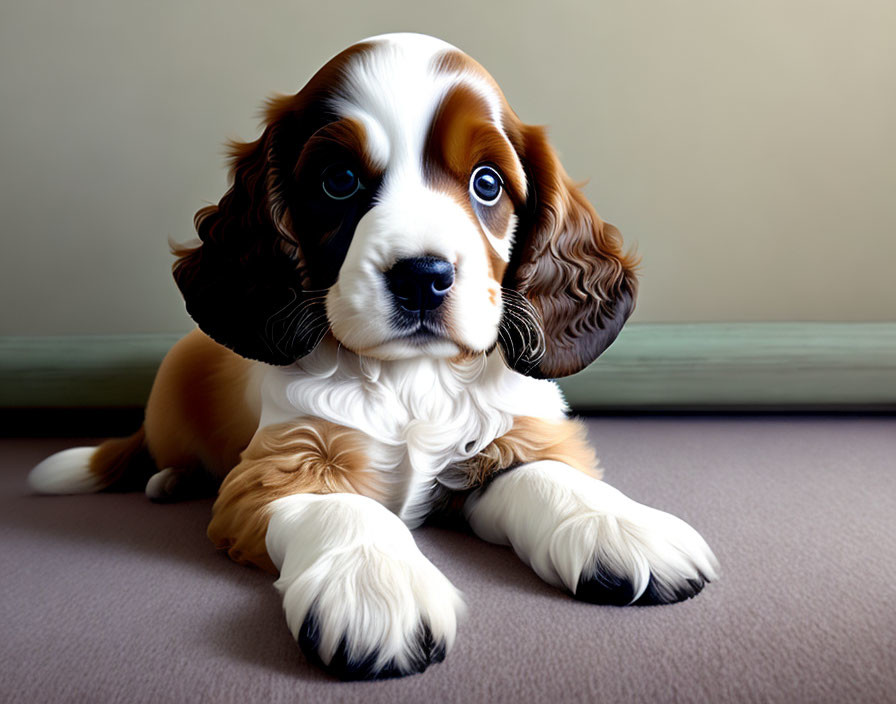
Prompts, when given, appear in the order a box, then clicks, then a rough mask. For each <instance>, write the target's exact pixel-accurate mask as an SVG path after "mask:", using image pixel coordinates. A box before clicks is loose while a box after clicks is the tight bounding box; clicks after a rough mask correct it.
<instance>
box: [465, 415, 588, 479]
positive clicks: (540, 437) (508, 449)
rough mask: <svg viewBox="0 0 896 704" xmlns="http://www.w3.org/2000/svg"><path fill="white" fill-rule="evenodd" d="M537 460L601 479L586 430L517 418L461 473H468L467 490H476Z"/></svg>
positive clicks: (565, 422) (575, 425)
mask: <svg viewBox="0 0 896 704" xmlns="http://www.w3.org/2000/svg"><path fill="white" fill-rule="evenodd" d="M536 460H557V461H558V462H565V463H566V464H568V465H570V466H572V467H574V468H576V469H577V470H579V471H580V472H584V473H585V474H588V475H590V476H592V477H596V478H598V479H599V478H600V476H601V472H600V469H599V468H598V461H597V457H595V455H594V450H593V448H592V447H591V445H590V444H589V443H588V439H587V435H586V432H585V426H584V425H582V424H581V423H579V422H578V421H575V420H570V419H565V420H561V421H556V422H551V421H546V420H543V419H540V418H529V417H520V418H517V419H516V420H515V421H514V423H513V427H512V428H511V429H510V431H509V432H507V433H505V434H504V435H502V436H501V437H499V438H497V439H496V440H495V441H494V442H493V443H492V444H491V445H489V446H488V447H486V448H485V449H484V450H483V451H482V452H480V453H479V454H478V455H476V456H475V457H473V458H471V459H469V460H467V461H466V462H464V463H463V464H462V465H461V467H460V469H461V470H462V471H464V472H466V473H467V477H468V486H469V487H470V488H474V487H477V486H481V485H482V484H484V483H485V482H486V481H487V480H488V479H489V478H490V477H491V476H493V475H494V474H495V473H496V472H500V471H501V470H503V469H508V468H510V467H515V466H517V465H521V464H526V463H528V462H535V461H536Z"/></svg>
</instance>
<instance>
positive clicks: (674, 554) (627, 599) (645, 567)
mask: <svg viewBox="0 0 896 704" xmlns="http://www.w3.org/2000/svg"><path fill="white" fill-rule="evenodd" d="M496 489H497V490H498V492H497V493H493V492H495V490H496ZM502 503H505V504H515V505H516V508H515V509H514V510H512V511H506V510H503V511H502V509H501V508H500V505H501V504H502ZM468 514H469V515H468V517H469V520H470V524H471V526H472V527H473V529H474V530H475V531H476V532H477V533H478V534H479V535H482V537H484V538H486V539H488V540H492V541H493V542H508V543H510V544H511V545H513V547H514V549H515V550H516V551H517V553H518V554H520V556H521V557H522V558H523V559H524V560H526V561H527V562H528V563H529V564H530V565H531V566H532V568H533V569H534V570H535V571H536V572H537V573H538V575H539V576H540V577H542V579H544V580H545V581H547V582H549V583H551V584H554V585H556V586H564V587H566V588H567V589H568V590H569V591H571V592H572V593H573V594H574V595H575V596H576V597H577V598H579V599H582V600H584V601H590V602H594V603H601V604H619V605H625V604H667V603H673V602H676V601H682V600H683V599H688V598H690V597H692V596H694V595H695V594H697V593H698V592H699V591H700V590H701V589H702V588H703V586H704V585H705V584H706V583H707V582H710V581H712V580H714V579H716V578H717V576H718V573H717V570H718V562H717V560H716V558H715V556H714V555H713V553H712V550H710V549H709V546H708V545H707V544H706V541H704V540H703V538H702V537H701V536H700V534H699V533H697V531H695V530H694V529H693V528H691V527H690V526H689V525H688V524H687V523H685V522H684V521H682V520H681V519H680V518H677V517H675V516H673V515H671V514H668V513H665V512H663V511H659V510H657V509H654V508H650V507H649V506H644V505H643V504H639V503H637V502H636V501H632V500H631V499H629V498H628V497H627V496H625V495H624V494H623V493H622V492H620V491H618V490H617V489H614V488H613V487H611V486H610V485H609V484H606V483H604V482H602V481H599V480H596V479H593V478H591V477H588V476H586V475H584V474H582V473H581V472H578V471H576V470H575V469H573V468H571V467H569V466H568V465H565V464H562V463H560V462H553V461H542V462H534V463H532V464H530V465H525V466H523V467H520V468H519V469H516V470H514V471H512V472H508V473H507V474H506V475H504V476H502V477H500V478H499V479H497V480H496V481H495V482H494V484H493V485H492V486H491V487H489V488H488V489H487V491H486V492H485V494H484V495H483V496H482V497H481V498H480V499H478V501H476V502H474V503H473V504H472V505H471V507H470V509H469V510H468Z"/></svg>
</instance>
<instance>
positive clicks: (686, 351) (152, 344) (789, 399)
mask: <svg viewBox="0 0 896 704" xmlns="http://www.w3.org/2000/svg"><path fill="white" fill-rule="evenodd" d="M179 337H180V336H179V335H176V334H175V335H171V334H158V335H151V334H147V335H102V336H69V337H0V408H77V407H87V408H109V407H127V406H130V407H133V406H140V405H142V404H143V403H144V402H145V400H146V397H147V395H148V393H149V389H150V386H151V384H152V379H153V375H154V374H155V371H156V368H157V367H158V365H159V362H160V361H161V359H162V357H163V356H164V354H165V352H167V350H168V349H169V348H170V347H171V345H172V344H174V342H175V341H176V340H177V339H178V338H179ZM560 383H561V385H562V387H563V390H564V392H565V393H566V396H567V399H568V400H569V402H570V405H571V406H572V407H573V408H574V409H576V410H578V411H670V410H673V411H674V410H782V411H783V410H896V323H700V324H652V323H641V324H637V323H635V324H631V325H629V326H627V327H626V328H625V329H624V330H623V332H622V334H621V335H620V336H619V339H618V340H617V341H616V343H615V344H614V345H613V346H612V347H611V348H610V349H609V350H607V352H606V353H605V354H604V355H603V356H602V357H601V358H600V359H599V360H598V361H597V362H596V363H595V364H593V365H591V366H590V367H589V368H588V369H586V370H585V371H583V372H581V373H579V374H577V375H575V376H572V377H569V378H567V379H563V380H561V382H560Z"/></svg>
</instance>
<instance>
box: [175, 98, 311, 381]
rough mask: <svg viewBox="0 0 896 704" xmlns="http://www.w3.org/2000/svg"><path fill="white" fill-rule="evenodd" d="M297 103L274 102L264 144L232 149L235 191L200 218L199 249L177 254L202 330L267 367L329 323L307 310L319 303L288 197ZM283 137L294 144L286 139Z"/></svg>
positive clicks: (305, 347)
mask: <svg viewBox="0 0 896 704" xmlns="http://www.w3.org/2000/svg"><path fill="white" fill-rule="evenodd" d="M294 99H295V96H288V97H284V98H278V99H275V100H273V101H271V102H270V103H269V105H268V109H267V114H266V122H267V127H266V129H265V131H264V133H263V134H262V136H261V138H259V139H258V140H256V141H255V142H250V143H246V144H240V143H234V144H233V145H232V146H231V164H232V170H231V174H232V178H233V185H232V186H231V188H230V190H228V191H227V193H225V194H224V196H223V197H222V198H221V201H220V202H219V203H218V205H216V206H209V207H207V208H203V209H202V210H200V211H199V212H198V213H197V214H196V219H195V222H196V230H197V232H198V234H199V239H200V240H201V244H200V245H198V246H196V247H176V246H175V247H172V250H173V252H174V254H175V256H177V257H178V260H177V261H176V262H175V264H174V279H175V281H176V282H177V286H178V288H179V289H180V291H181V293H182V294H183V297H184V300H185V302H186V307H187V312H188V313H189V314H190V316H191V317H192V318H193V319H194V320H195V321H196V323H197V324H198V325H199V327H200V328H201V329H202V330H203V331H204V332H205V333H206V334H207V335H209V337H211V338H212V339H214V340H215V341H216V342H219V343H220V344H222V345H225V346H226V347H229V348H231V349H232V350H234V351H235V352H237V353H238V354H240V355H242V356H244V357H249V358H251V359H258V360H261V361H263V362H268V363H270V364H291V363H292V362H294V361H295V360H296V359H298V358H299V357H301V356H303V355H305V354H307V353H308V352H309V351H311V350H312V349H313V348H314V346H315V345H316V344H317V343H318V342H319V340H320V338H321V337H322V335H323V334H324V332H325V330H326V328H325V323H324V322H323V321H325V318H326V316H325V315H324V316H321V315H319V314H315V313H319V311H310V310H309V307H310V306H320V302H319V301H318V300H317V299H314V298H312V297H310V296H308V295H306V294H305V288H306V286H305V285H304V283H303V276H304V274H303V269H304V264H303V259H302V255H301V252H300V249H299V245H298V243H297V241H296V239H295V238H294V237H293V236H292V233H291V225H290V216H289V210H288V208H287V206H286V201H285V196H284V193H285V189H286V184H285V183H284V179H285V178H288V175H289V173H290V171H291V165H292V164H294V163H295V159H296V158H297V156H298V149H299V148H300V147H301V144H300V143H298V144H297V142H298V141H299V140H298V139H297V137H298V135H299V133H300V131H301V130H300V129H299V124H298V123H299V122H300V116H299V115H298V113H297V112H296V111H295V110H294V109H293V101H294ZM284 133H289V134H290V135H291V139H288V140H287V139H281V138H280V137H281V135H282V134H284Z"/></svg>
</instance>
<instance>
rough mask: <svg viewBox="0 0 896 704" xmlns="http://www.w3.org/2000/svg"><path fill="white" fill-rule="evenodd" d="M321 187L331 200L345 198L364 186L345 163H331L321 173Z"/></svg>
mask: <svg viewBox="0 0 896 704" xmlns="http://www.w3.org/2000/svg"><path fill="white" fill-rule="evenodd" d="M320 185H321V188H323V189H324V193H326V194H327V195H328V196H329V197H330V198H332V199H333V200H345V199H346V198H351V197H352V196H353V195H355V193H357V192H358V191H359V190H361V189H362V188H364V186H362V185H361V180H360V179H359V178H358V174H357V173H355V171H354V169H352V168H351V167H349V166H346V165H345V164H331V165H330V166H328V167H327V168H326V169H324V171H323V173H322V174H321V184H320Z"/></svg>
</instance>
